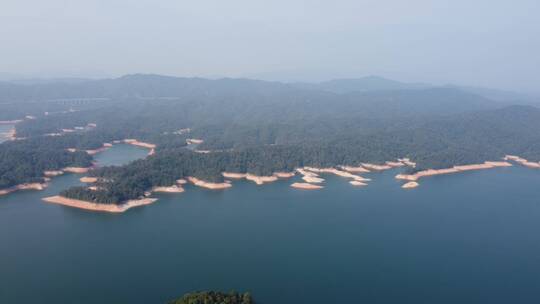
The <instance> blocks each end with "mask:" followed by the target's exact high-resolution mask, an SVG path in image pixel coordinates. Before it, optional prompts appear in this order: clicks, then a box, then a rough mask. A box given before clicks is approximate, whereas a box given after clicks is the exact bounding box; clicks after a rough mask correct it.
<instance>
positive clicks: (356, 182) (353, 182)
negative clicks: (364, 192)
mask: <svg viewBox="0 0 540 304" xmlns="http://www.w3.org/2000/svg"><path fill="white" fill-rule="evenodd" d="M349 184H351V185H353V186H367V184H366V183H363V182H361V181H357V180H352V181H350V182H349Z"/></svg>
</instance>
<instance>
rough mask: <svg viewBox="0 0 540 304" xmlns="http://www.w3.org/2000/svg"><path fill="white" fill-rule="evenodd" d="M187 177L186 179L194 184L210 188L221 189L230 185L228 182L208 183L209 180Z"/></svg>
mask: <svg viewBox="0 0 540 304" xmlns="http://www.w3.org/2000/svg"><path fill="white" fill-rule="evenodd" d="M187 179H188V181H190V182H191V183H193V184H194V185H195V186H198V187H202V188H206V189H211V190H221V189H227V188H230V187H232V185H231V183H230V182H223V183H210V182H207V181H204V180H202V179H198V178H196V177H193V176H189V177H188V178H187Z"/></svg>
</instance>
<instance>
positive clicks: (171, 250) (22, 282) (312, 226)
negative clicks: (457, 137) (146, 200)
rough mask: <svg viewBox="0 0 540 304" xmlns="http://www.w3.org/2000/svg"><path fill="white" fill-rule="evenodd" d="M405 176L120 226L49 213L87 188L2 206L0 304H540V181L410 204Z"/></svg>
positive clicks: (522, 180) (418, 192)
mask: <svg viewBox="0 0 540 304" xmlns="http://www.w3.org/2000/svg"><path fill="white" fill-rule="evenodd" d="M129 148H130V149H136V148H132V147H129ZM123 149H126V147H123ZM133 151H137V153H141V150H133ZM116 152H117V150H116V147H115V148H113V149H111V150H109V151H107V152H104V153H103V154H101V155H100V157H101V158H102V159H101V161H102V162H105V161H107V160H108V159H109V157H110V158H111V159H112V158H113V157H114V156H118V153H116ZM143 152H146V151H145V150H143ZM120 154H123V155H125V157H130V156H131V155H130V153H129V151H127V150H124V151H122V153H120ZM137 156H138V157H141V155H137ZM395 174H396V172H385V173H380V174H379V173H378V174H371V175H370V177H371V178H373V181H372V182H371V183H370V185H369V186H367V187H365V188H355V187H353V186H351V185H349V184H348V183H347V182H346V181H345V180H343V179H341V178H338V177H332V176H326V177H327V182H326V187H325V189H323V190H321V191H305V190H297V189H292V188H290V187H289V185H290V183H291V182H292V180H289V181H279V182H276V183H273V184H269V185H265V186H256V185H254V184H253V183H250V182H235V183H234V187H233V188H231V189H229V190H226V191H219V192H215V191H209V190H202V189H199V188H195V187H193V186H187V187H186V190H187V191H186V192H185V193H181V194H164V195H158V196H157V197H159V201H158V202H157V203H155V204H153V205H149V206H145V207H141V208H137V209H132V210H130V211H128V212H126V213H124V214H120V215H119V214H103V213H94V212H87V211H82V210H77V209H72V208H68V207H63V206H57V205H51V204H46V203H43V202H41V201H40V198H41V197H44V196H47V195H51V194H54V193H57V192H58V191H60V190H61V189H63V188H65V187H67V186H69V185H72V184H74V183H77V178H78V177H79V176H77V175H66V176H61V177H58V178H55V179H54V182H53V183H52V185H51V187H49V188H48V189H47V190H45V191H43V192H21V193H16V194H14V195H11V196H7V197H4V198H0V225H1V229H0V244H1V246H2V247H1V248H0V303H27V302H28V303H29V302H39V303H164V302H166V301H167V300H168V299H171V298H174V297H177V296H180V295H182V294H183V293H185V292H189V291H192V290H201V289H220V290H224V291H228V290H230V289H235V290H239V291H251V292H252V294H253V295H254V297H255V299H256V300H257V301H258V303H276V304H282V303H283V304H287V303H537V302H538V299H539V296H538V290H540V233H539V231H540V198H539V194H540V190H539V187H538V185H539V183H540V170H537V171H535V170H531V169H525V168H518V167H513V168H500V169H494V170H489V171H478V172H471V173H464V174H458V175H448V176H441V177H434V178H430V179H425V180H422V182H421V186H420V187H419V188H417V189H413V190H409V191H405V190H403V189H401V188H400V183H399V182H397V181H396V180H395V179H394V178H393V176H394V175H395Z"/></svg>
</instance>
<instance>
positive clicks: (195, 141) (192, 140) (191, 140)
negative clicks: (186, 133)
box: [186, 138, 204, 145]
mask: <svg viewBox="0 0 540 304" xmlns="http://www.w3.org/2000/svg"><path fill="white" fill-rule="evenodd" d="M203 142H204V140H202V139H197V138H188V139H186V143H187V144H188V145H199V144H202V143H203Z"/></svg>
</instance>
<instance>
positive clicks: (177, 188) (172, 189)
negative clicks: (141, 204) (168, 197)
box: [152, 185, 185, 193]
mask: <svg viewBox="0 0 540 304" xmlns="http://www.w3.org/2000/svg"><path fill="white" fill-rule="evenodd" d="M184 191H185V190H184V188H182V187H181V186H179V185H172V186H164V187H163V186H162V187H154V188H153V189H152V192H161V193H182V192H184Z"/></svg>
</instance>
